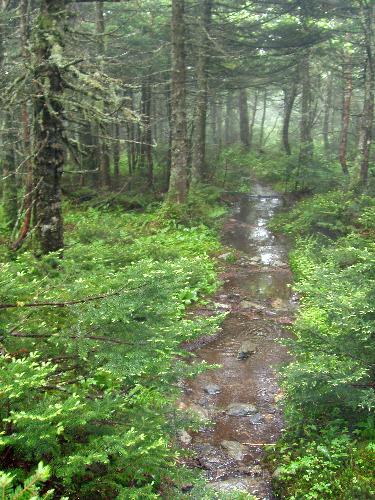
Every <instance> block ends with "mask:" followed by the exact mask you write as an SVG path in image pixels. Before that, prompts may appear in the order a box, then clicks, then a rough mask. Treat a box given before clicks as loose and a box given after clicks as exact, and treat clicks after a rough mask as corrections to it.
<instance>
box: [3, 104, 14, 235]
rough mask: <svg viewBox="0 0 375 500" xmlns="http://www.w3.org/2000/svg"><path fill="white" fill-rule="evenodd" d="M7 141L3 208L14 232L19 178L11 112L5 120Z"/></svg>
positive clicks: (8, 225)
mask: <svg viewBox="0 0 375 500" xmlns="http://www.w3.org/2000/svg"><path fill="white" fill-rule="evenodd" d="M4 127H5V141H4V143H3V152H4V157H3V162H2V163H3V165H2V166H3V173H2V174H3V207H4V216H5V222H6V225H7V227H8V228H9V229H10V230H12V229H13V228H14V227H15V224H16V222H17V215H18V210H17V207H18V204H17V177H16V162H15V157H14V144H15V143H16V142H17V140H16V134H15V130H14V128H13V127H14V121H13V120H12V116H11V114H10V112H9V111H6V113H5V120H4Z"/></svg>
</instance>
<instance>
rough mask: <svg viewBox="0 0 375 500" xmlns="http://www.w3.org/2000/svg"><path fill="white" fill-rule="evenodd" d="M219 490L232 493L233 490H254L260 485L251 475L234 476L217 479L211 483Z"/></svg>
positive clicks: (212, 486)
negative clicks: (224, 479)
mask: <svg viewBox="0 0 375 500" xmlns="http://www.w3.org/2000/svg"><path fill="white" fill-rule="evenodd" d="M210 486H211V488H213V489H214V490H216V491H218V492H223V493H230V492H232V491H234V492H235V491H243V492H253V490H254V488H256V487H257V486H258V485H257V484H256V483H255V481H254V479H252V478H249V477H234V478H231V479H227V480H226V481H216V482H215V483H211V484H210Z"/></svg>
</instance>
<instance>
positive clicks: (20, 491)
mask: <svg viewBox="0 0 375 500" xmlns="http://www.w3.org/2000/svg"><path fill="white" fill-rule="evenodd" d="M49 477H50V468H49V467H48V466H45V465H43V462H40V463H39V464H38V467H37V469H36V471H35V472H34V474H32V475H31V476H30V477H28V478H27V479H25V481H24V482H23V484H22V485H20V484H19V485H18V486H16V487H14V485H13V483H14V482H16V481H15V476H14V475H13V476H12V474H9V473H4V472H2V471H0V495H1V498H2V499H3V500H47V499H48V498H52V497H53V490H48V491H47V492H46V493H43V494H39V491H40V487H39V483H45V482H46V481H47V480H48V478H49Z"/></svg>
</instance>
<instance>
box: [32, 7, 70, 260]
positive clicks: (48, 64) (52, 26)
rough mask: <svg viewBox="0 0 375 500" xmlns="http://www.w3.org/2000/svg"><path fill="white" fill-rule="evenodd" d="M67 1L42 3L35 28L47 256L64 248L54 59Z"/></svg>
mask: <svg viewBox="0 0 375 500" xmlns="http://www.w3.org/2000/svg"><path fill="white" fill-rule="evenodd" d="M64 25H65V2H64V0H42V2H41V6H40V11H39V15H38V20H37V25H36V28H35V37H34V44H33V53H34V61H35V67H34V75H33V81H34V92H33V94H34V96H33V114H34V119H33V123H34V130H33V152H34V168H33V174H34V186H35V190H36V206H35V223H36V235H37V243H38V246H39V248H40V251H41V252H42V253H43V254H46V253H49V252H53V251H57V250H61V249H62V248H63V246H64V239H63V217H62V207H61V176H62V172H63V167H64V157H65V155H64V146H63V138H64V127H63V123H64V109H63V105H62V101H61V94H62V92H63V88H64V87H63V80H62V77H61V74H60V68H59V67H58V65H57V64H56V62H55V60H54V54H55V53H56V51H60V52H61V51H62V49H63V46H64V42H63V34H64Z"/></svg>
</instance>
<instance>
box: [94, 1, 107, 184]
mask: <svg viewBox="0 0 375 500" xmlns="http://www.w3.org/2000/svg"><path fill="white" fill-rule="evenodd" d="M95 13H96V34H97V35H98V37H97V39H98V54H99V58H100V67H101V69H102V70H103V68H104V56H105V52H106V45H105V20H104V10H103V0H99V1H97V2H95ZM107 129H108V127H107V126H106V124H105V123H101V124H100V127H99V134H100V136H99V138H98V143H99V147H100V169H99V170H100V185H101V187H102V188H104V189H109V188H110V187H111V172H110V166H111V159H110V151H109V147H108V144H107V135H108V130H107Z"/></svg>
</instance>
